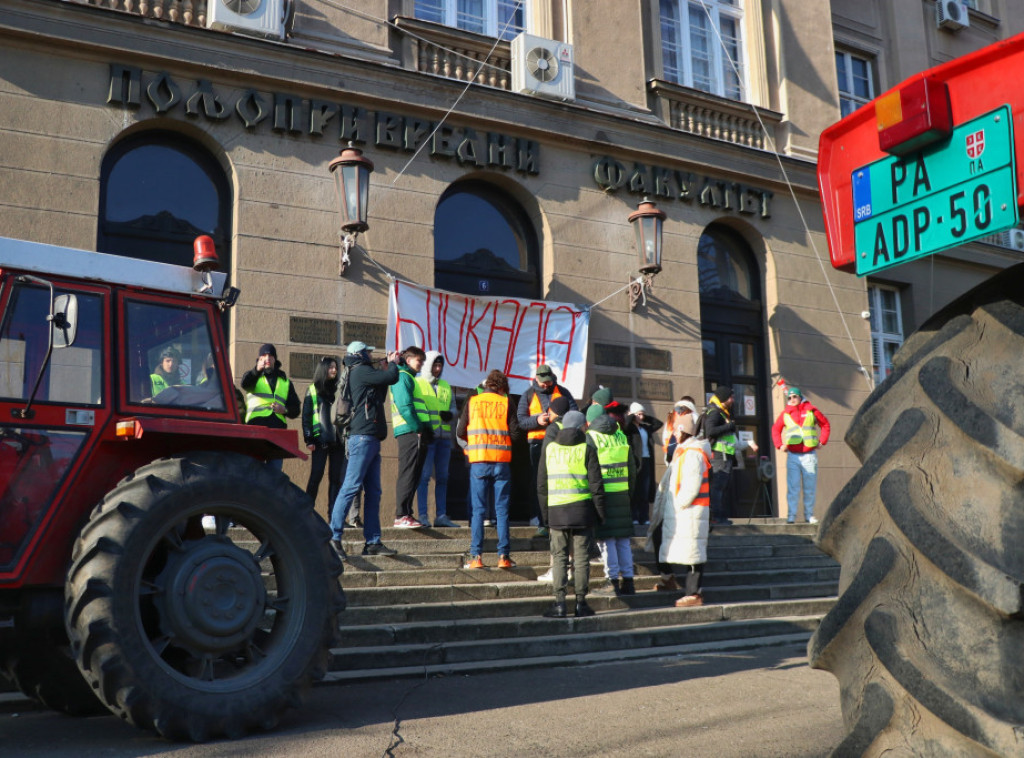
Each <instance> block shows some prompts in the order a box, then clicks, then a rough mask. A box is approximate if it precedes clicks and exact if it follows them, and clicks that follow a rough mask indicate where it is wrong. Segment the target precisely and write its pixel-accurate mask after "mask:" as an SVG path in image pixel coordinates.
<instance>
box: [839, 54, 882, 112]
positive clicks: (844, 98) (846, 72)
mask: <svg viewBox="0 0 1024 758" xmlns="http://www.w3.org/2000/svg"><path fill="white" fill-rule="evenodd" d="M836 75H837V76H838V78H839V111H840V113H841V115H843V116H848V115H850V114H851V113H853V112H854V111H855V110H857V109H858V108H860V107H861V106H862V105H864V104H865V103H867V102H869V101H870V100H871V99H872V98H873V97H874V96H875V82H874V76H873V75H872V72H871V61H870V60H868V59H867V58H863V57H861V56H858V55H854V54H852V53H842V52H837V53H836Z"/></svg>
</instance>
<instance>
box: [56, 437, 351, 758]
mask: <svg viewBox="0 0 1024 758" xmlns="http://www.w3.org/2000/svg"><path fill="white" fill-rule="evenodd" d="M204 522H205V524H206V526H204ZM329 539H330V531H329V529H328V528H327V526H326V524H324V522H323V520H322V519H320V518H319V517H318V516H317V515H316V514H315V512H314V511H313V508H312V503H311V502H310V501H309V499H308V497H307V496H306V495H305V493H304V492H302V491H301V490H300V489H299V488H298V487H296V486H295V485H293V484H292V483H291V482H290V481H289V480H288V479H287V477H285V476H284V475H282V474H280V473H278V472H274V471H272V470H270V469H269V468H267V467H266V466H264V465H262V464H261V463H259V462H258V461H255V460H252V459H251V458H248V457H246V456H242V455H237V454H229V453H211V452H199V453H193V454H188V455H184V456H181V457H174V458H164V459H161V460H158V461H155V462H153V463H151V464H149V465H147V466H145V467H143V468H141V469H139V470H138V471H137V472H135V474H133V475H132V476H130V477H128V478H126V479H125V480H123V481H122V482H121V483H120V484H118V486H117V487H116V488H115V489H114V490H113V491H112V492H111V493H110V494H109V495H107V497H106V498H104V500H103V502H102V503H101V504H100V505H99V506H98V507H97V508H96V510H95V511H94V512H93V514H92V516H91V518H90V521H89V523H88V524H87V525H86V527H85V528H84V529H83V530H82V534H81V535H80V537H79V539H78V542H77V544H76V546H75V550H74V554H73V561H72V566H71V570H70V571H69V574H68V581H67V586H66V592H65V602H66V607H65V620H66V624H67V629H68V636H69V638H70V640H71V646H72V650H73V652H74V654H75V657H76V660H77V663H78V666H79V668H80V669H81V670H82V673H83V674H84V675H85V678H86V680H87V681H88V682H89V683H90V684H91V685H92V686H93V688H94V689H95V690H96V691H97V693H98V694H99V696H100V698H101V699H102V700H103V702H104V703H105V704H106V705H107V707H108V708H110V710H112V711H113V712H114V713H115V714H117V715H118V716H120V717H121V718H124V719H126V720H127V721H130V722H131V723H133V724H135V725H136V726H140V727H143V728H147V729H154V730H156V731H157V732H158V733H160V734H161V735H163V736H165V737H168V738H171V739H190V740H193V741H197V742H200V741H204V740H207V739H210V738H214V737H219V736H226V737H238V736H241V735H243V734H245V733H247V732H250V731H253V730H256V729H268V728H271V727H273V726H274V725H276V723H277V721H278V718H279V715H280V713H281V712H282V711H283V710H284V709H286V708H287V707H291V706H296V705H298V704H299V702H300V696H301V694H302V693H303V691H304V690H305V689H306V688H307V686H308V685H309V684H310V683H311V682H312V681H313V680H314V679H318V678H322V677H323V675H324V674H325V673H326V667H327V656H328V654H329V648H330V645H331V644H332V642H333V640H334V638H335V635H336V632H337V614H338V612H339V611H340V610H341V609H342V608H343V607H344V595H343V594H342V591H341V587H340V585H339V584H338V574H339V573H340V571H341V565H340V562H339V561H338V559H337V556H336V555H335V554H334V552H333V551H332V550H331V549H330V545H329Z"/></svg>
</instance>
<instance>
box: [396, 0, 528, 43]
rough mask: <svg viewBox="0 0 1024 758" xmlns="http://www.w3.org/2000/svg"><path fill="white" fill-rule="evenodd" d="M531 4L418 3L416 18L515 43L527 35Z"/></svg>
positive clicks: (517, 0) (486, 0)
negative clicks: (529, 6) (524, 34)
mask: <svg viewBox="0 0 1024 758" xmlns="http://www.w3.org/2000/svg"><path fill="white" fill-rule="evenodd" d="M529 1H530V0H416V10H415V13H416V18H419V19H423V20H424V21H434V22H436V23H438V24H444V25H445V26H454V27H456V28H458V29H465V30H466V31H468V32H477V33H478V34H486V35H487V36H489V37H501V38H502V39H512V38H513V37H515V36H516V35H517V34H519V33H520V32H523V31H526V15H527V14H526V11H527V5H528V3H529Z"/></svg>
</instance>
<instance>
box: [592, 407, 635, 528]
mask: <svg viewBox="0 0 1024 758" xmlns="http://www.w3.org/2000/svg"><path fill="white" fill-rule="evenodd" d="M618 429H619V425H618V424H617V423H615V419H613V418H612V417H611V416H609V415H608V414H602V415H601V416H598V417H597V418H596V419H595V420H594V421H592V422H591V423H590V429H589V431H593V432H599V433H601V434H615V432H617V431H618ZM587 436H588V438H589V436H590V435H589V434H588V435H587ZM627 441H628V438H627ZM598 463H600V461H598ZM626 466H627V468H628V470H629V488H628V489H627V490H626V491H625V492H605V493H604V511H605V513H604V523H602V524H599V525H598V526H597V529H596V530H595V532H594V536H595V537H597V538H598V539H599V540H605V539H609V538H611V537H632V536H633V514H632V509H631V508H630V500H631V496H632V493H633V488H634V487H635V486H636V470H637V469H636V461H635V460H634V457H633V453H632V450H630V454H629V456H628V457H627V458H626Z"/></svg>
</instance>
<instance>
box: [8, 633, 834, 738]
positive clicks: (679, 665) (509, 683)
mask: <svg viewBox="0 0 1024 758" xmlns="http://www.w3.org/2000/svg"><path fill="white" fill-rule="evenodd" d="M11 705H12V704H10V703H9V704H8V706H7V709H6V710H5V712H3V713H0V745H3V748H2V749H0V752H2V754H3V755H5V756H11V757H12V758H14V757H15V756H17V757H18V758H21V757H22V756H25V757H29V756H31V757H36V756H40V757H41V756H113V757H118V756H174V757H176V758H192V757H193V756H196V757H199V756H202V757H204V758H205V757H206V756H250V755H259V756H304V757H305V758H313V757H314V756H338V755H345V756H396V757H398V756H467V757H470V756H471V757H473V758H476V757H478V756H479V757H484V756H574V757H578V756H630V757H631V758H632V757H634V756H714V757H715V758H733V757H735V758H748V757H753V756H757V757H760V756H766V757H767V756H779V757H783V756H784V757H785V758H799V757H801V756H824V755H828V754H829V753H830V752H831V751H832V749H834V748H835V747H836V746H837V745H838V744H839V743H840V741H841V740H842V737H843V725H842V715H841V713H840V710H839V687H838V684H837V682H836V680H835V679H834V678H833V677H832V675H831V674H829V673H827V672H822V671H813V670H811V669H810V668H809V667H808V666H807V662H806V658H805V654H804V650H803V648H802V647H793V646H789V647H769V648H761V649H758V650H753V651H744V652H735V653H713V654H711V653H709V654H698V655H690V656H680V657H673V658H661V659H650V660H641V661H635V662H623V663H606V664H600V665H592V666H569V667H559V668H549V669H540V670H538V669H529V670H514V671H506V672H502V673H494V674H475V675H467V676H447V677H435V678H431V679H401V680H389V681H380V682H371V683H359V684H344V685H331V686H321V687H317V688H315V689H314V690H313V691H312V693H311V694H310V697H309V700H308V703H307V705H306V706H305V707H304V708H303V709H301V710H299V711H291V712H289V714H288V715H286V717H285V718H284V719H283V721H282V723H281V726H280V727H279V728H278V729H277V730H276V731H274V732H269V733H265V734H260V735H255V736H250V737H248V738H245V739H242V740H238V741H235V742H226V741H224V742H214V743H207V744H204V745H193V744H180V743H179V744H175V743H169V742H166V741H164V740H162V739H160V738H158V737H156V736H155V735H152V734H150V733H146V732H142V731H140V730H137V729H135V728H134V727H131V726H129V725H127V724H124V723H122V722H120V721H118V720H117V719H115V718H113V717H105V716H104V717H97V718H89V719H73V718H69V717H65V716H61V715H59V714H56V713H52V712H49V711H43V710H20V711H11V710H9V708H10V706H11Z"/></svg>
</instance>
